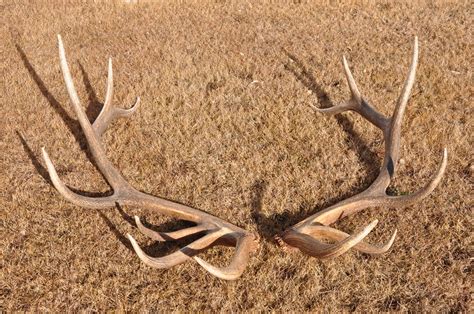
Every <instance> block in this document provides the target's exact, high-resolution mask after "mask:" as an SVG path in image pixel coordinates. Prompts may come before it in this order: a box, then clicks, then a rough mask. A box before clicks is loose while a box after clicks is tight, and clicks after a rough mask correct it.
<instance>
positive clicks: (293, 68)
mask: <svg viewBox="0 0 474 314" xmlns="http://www.w3.org/2000/svg"><path fill="white" fill-rule="evenodd" d="M283 51H284V53H285V54H286V56H287V57H288V58H290V59H291V60H293V62H288V63H287V64H285V69H286V70H287V71H289V72H291V73H292V74H293V75H294V76H295V77H296V78H297V79H298V80H299V81H300V82H301V83H302V84H303V85H304V86H305V87H306V88H308V89H309V90H311V92H313V94H314V95H316V97H317V98H318V102H319V103H320V104H321V108H330V107H333V106H335V104H334V103H333V101H332V100H331V99H330V98H329V96H328V94H327V92H326V91H325V90H324V89H323V87H322V86H321V85H320V84H318V82H317V79H316V78H315V77H314V75H313V74H311V73H310V71H308V69H307V68H306V67H305V65H304V64H303V62H302V61H301V60H300V59H298V57H296V56H295V55H294V54H291V53H290V52H288V51H286V50H285V49H283ZM334 117H335V118H336V121H337V124H339V126H340V127H341V128H342V130H343V131H344V132H345V133H346V134H347V135H348V136H347V138H346V144H347V145H348V146H349V148H350V149H351V150H353V151H354V152H355V153H356V154H357V157H358V159H359V161H360V162H361V163H362V164H363V165H364V166H365V168H366V170H367V172H368V173H369V176H374V174H375V171H374V167H373V166H374V165H376V164H377V163H378V162H379V161H378V158H377V155H376V154H375V153H374V152H372V151H371V150H370V147H368V146H367V144H366V143H365V142H364V140H363V139H362V137H361V136H360V135H359V134H358V133H357V132H356V131H355V130H354V125H353V123H352V122H351V121H350V120H349V119H348V118H346V117H344V116H343V115H342V114H336V115H334ZM370 179H372V178H370ZM373 179H375V176H374V178H373Z"/></svg>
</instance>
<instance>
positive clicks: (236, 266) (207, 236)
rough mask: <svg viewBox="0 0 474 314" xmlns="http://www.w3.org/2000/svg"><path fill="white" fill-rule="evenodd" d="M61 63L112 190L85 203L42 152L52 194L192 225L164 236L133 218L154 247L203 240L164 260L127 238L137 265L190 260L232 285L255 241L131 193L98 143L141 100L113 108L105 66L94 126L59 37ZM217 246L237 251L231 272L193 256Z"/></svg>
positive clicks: (206, 217) (210, 219) (195, 213)
mask: <svg viewBox="0 0 474 314" xmlns="http://www.w3.org/2000/svg"><path fill="white" fill-rule="evenodd" d="M58 46H59V59H60V62H61V70H62V72H63V76H64V81H65V83H66V87H67V91H68V93H69V97H70V99H71V102H72V104H73V106H74V111H75V112H76V115H77V117H78V120H79V123H80V125H81V128H82V130H83V132H84V134H85V136H86V139H87V143H88V144H89V148H90V150H91V153H92V156H93V158H94V160H95V162H96V164H97V167H98V168H99V170H100V171H101V172H102V174H103V175H104V177H105V179H106V180H107V182H108V183H109V184H110V186H111V187H112V189H113V194H112V195H110V196H106V197H97V198H95V197H86V196H82V195H79V194H77V193H74V192H72V191H71V190H70V189H69V188H68V187H67V186H66V185H65V184H64V183H63V182H62V181H61V179H60V178H59V177H58V174H57V172H56V170H55V168H54V166H53V164H52V162H51V159H50V158H49V156H48V154H47V153H46V150H45V149H44V148H43V158H44V160H45V162H46V165H47V167H48V172H49V175H50V177H51V180H52V182H53V184H54V186H55V187H56V189H57V190H58V191H59V192H60V193H61V194H62V195H63V196H64V197H65V198H66V199H67V200H69V201H70V202H72V203H74V204H76V205H78V206H81V207H86V208H106V207H113V206H115V205H116V204H121V205H129V206H137V207H143V208H147V209H153V210H156V211H157V212H159V213H161V214H165V215H170V216H173V217H176V218H180V219H183V220H188V221H192V222H194V223H196V226H194V227H190V228H187V229H183V230H179V231H175V232H169V233H162V232H155V231H153V230H150V229H148V228H146V227H145V226H143V224H142V223H141V222H140V219H139V218H138V217H137V216H135V221H136V223H137V226H138V229H139V230H140V231H141V232H142V233H143V234H145V235H147V236H149V237H151V238H153V239H154V240H157V241H169V240H176V239H180V238H183V237H186V236H189V235H192V234H197V233H203V234H204V235H203V236H202V237H201V238H199V239H198V240H196V241H194V242H192V243H191V244H189V245H187V246H185V247H184V248H182V249H180V250H179V251H177V252H175V253H172V254H170V255H168V256H164V257H159V258H156V257H151V256H148V255H147V254H145V253H144V252H143V251H142V249H141V248H140V246H139V245H138V244H137V242H136V241H135V239H134V238H133V237H132V236H131V235H127V236H128V238H129V239H130V242H131V243H132V246H133V248H134V249H135V252H136V253H137V254H138V256H139V257H140V259H141V260H142V261H143V262H145V263H146V264H147V265H149V266H151V267H156V268H169V267H172V266H174V265H178V264H181V263H183V262H185V261H187V260H188V259H190V257H193V258H194V260H196V261H197V262H198V263H199V264H200V265H201V266H202V267H204V268H205V269H206V270H207V271H209V272H210V273H211V274H213V275H214V276H217V277H219V278H221V279H226V280H233V279H236V278H238V277H239V276H240V275H241V274H242V273H243V271H244V269H245V267H246V265H247V262H248V259H249V254H250V253H251V252H253V251H254V250H255V249H256V247H257V236H256V235H254V234H253V233H250V232H248V231H246V230H243V229H241V228H239V227H237V226H234V225H232V224H230V223H228V222H226V221H224V220H221V219H219V218H217V217H214V216H212V215H210V214H207V213H204V212H202V211H199V210H197V209H194V208H191V207H188V206H185V205H182V204H178V203H174V202H171V201H168V200H165V199H161V198H158V197H155V196H152V195H148V194H145V193H143V192H140V191H138V190H136V189H134V188H133V187H132V186H130V185H129V184H128V182H127V181H126V180H125V179H124V178H123V177H122V175H121V174H120V173H119V171H118V170H117V169H116V168H115V167H114V166H113V165H112V164H111V163H110V161H109V160H108V159H107V157H106V154H105V150H104V148H103V146H102V143H101V135H102V133H103V132H104V131H105V129H106V128H107V126H108V125H109V124H110V122H111V121H112V120H114V119H116V118H119V117H126V116H128V115H130V114H131V113H133V112H134V111H135V110H136V109H137V106H138V104H139V98H137V101H136V103H135V105H134V106H133V107H132V108H131V109H128V110H125V109H120V108H114V107H112V98H113V75H112V61H111V60H109V66H108V79H107V93H106V98H105V103H104V106H103V108H102V111H101V113H100V114H99V116H98V117H97V119H96V120H95V122H94V123H93V125H91V124H90V122H89V120H88V118H87V116H86V114H85V112H84V109H83V108H82V105H81V103H80V101H79V97H78V95H77V92H76V89H75V87H74V83H73V81H72V77H71V73H70V71H69V67H68V64H67V61H66V55H65V52H64V47H63V43H62V40H61V36H59V35H58ZM217 240H223V241H225V242H226V243H231V244H232V245H235V246H236V252H235V255H234V257H233V259H232V261H231V263H230V265H229V266H227V267H225V268H217V267H214V266H212V265H210V264H208V263H207V262H205V261H204V260H202V259H200V258H199V257H197V256H195V255H196V254H198V253H199V252H201V251H202V250H204V249H206V248H209V247H210V246H211V245H213V244H215V243H216V241H217Z"/></svg>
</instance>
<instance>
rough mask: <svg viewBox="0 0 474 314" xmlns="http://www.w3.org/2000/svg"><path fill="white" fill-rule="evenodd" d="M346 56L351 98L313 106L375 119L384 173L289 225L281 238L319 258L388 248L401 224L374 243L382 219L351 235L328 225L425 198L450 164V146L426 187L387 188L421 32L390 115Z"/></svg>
mask: <svg viewBox="0 0 474 314" xmlns="http://www.w3.org/2000/svg"><path fill="white" fill-rule="evenodd" d="M342 61H343V65H344V70H345V74H346V78H347V82H348V84H349V88H350V90H351V94H352V95H351V98H350V99H349V100H348V101H346V102H344V103H342V104H340V105H337V106H334V107H331V108H327V109H319V108H316V107H314V109H315V110H316V111H318V112H322V113H326V114H337V113H341V112H343V111H346V110H352V111H355V112H357V113H359V114H360V115H361V116H362V117H364V118H365V119H367V120H368V121H369V122H370V123H372V124H373V125H375V126H376V127H377V128H379V129H381V130H382V132H383V137H384V141H385V156H384V160H383V165H382V168H381V170H380V174H379V176H378V177H377V179H376V180H375V181H374V182H373V183H372V184H371V185H370V186H369V187H368V188H367V189H366V190H365V191H363V192H361V193H359V194H357V195H355V196H352V197H350V198H348V199H345V200H343V201H341V202H339V203H337V204H335V205H333V206H331V207H329V208H326V209H324V210H323V211H321V212H319V213H316V214H315V215H312V216H310V217H308V218H307V219H305V220H303V221H301V222H299V223H298V224H296V225H294V226H292V227H290V228H289V229H287V230H285V231H284V232H283V234H282V235H281V236H280V237H279V238H277V239H278V240H279V242H280V243H282V244H283V242H282V241H284V242H285V244H286V245H288V246H289V247H293V248H298V249H300V250H301V251H303V252H304V253H306V254H309V255H311V256H314V257H318V258H329V257H336V256H339V255H341V254H343V253H345V252H346V251H347V250H349V249H350V248H352V247H354V248H355V249H357V250H359V251H361V252H364V253H369V254H381V253H384V252H386V251H388V250H389V249H390V247H391V245H392V244H393V241H394V240H395V236H396V233H397V231H396V230H395V231H394V233H393V235H392V236H391V238H390V240H389V241H388V242H387V243H386V244H385V245H383V246H375V245H372V244H368V243H365V242H363V241H362V240H363V239H364V238H365V237H366V236H367V235H368V234H369V233H370V232H371V231H372V229H373V228H375V226H376V225H377V222H378V221H377V220H374V221H373V222H371V223H370V224H369V225H367V226H366V227H364V228H363V229H362V230H360V231H359V232H357V233H355V234H353V235H348V234H347V233H345V232H342V231H339V230H337V229H334V228H331V227H329V225H330V224H332V223H334V222H336V221H337V220H339V219H341V218H343V217H346V216H349V215H352V214H355V213H356V212H358V211H360V210H362V209H364V208H367V207H374V206H389V207H402V206H408V205H410V204H413V203H415V202H417V201H419V200H421V199H423V198H424V197H426V196H427V195H428V194H430V193H431V192H432V191H433V190H434V189H435V187H436V186H437V185H438V183H439V182H440V180H441V177H442V176H443V174H444V171H445V169H446V164H447V149H446V148H445V149H444V152H443V160H442V162H441V165H440V166H439V169H438V171H437V173H436V175H435V176H434V178H433V179H432V180H431V182H429V183H428V184H427V185H426V186H425V187H423V188H422V189H420V190H419V191H417V192H416V193H414V194H411V195H405V196H389V195H387V192H386V190H387V187H388V185H389V184H390V180H391V179H392V176H393V175H394V173H395V168H396V165H397V162H398V155H399V150H400V128H401V124H402V118H403V113H404V112H405V107H406V105H407V102H408V98H409V94H410V91H411V88H412V86H413V83H414V81H415V72H416V66H417V62H418V39H417V38H416V37H415V44H414V49H413V59H412V63H411V66H410V71H409V73H408V77H407V79H406V82H405V85H404V86H403V89H402V93H401V95H400V97H399V98H398V101H397V105H396V106H395V112H394V113H393V115H392V117H391V118H387V117H385V116H383V115H382V114H381V113H379V112H378V111H377V110H376V109H375V108H374V107H372V106H371V105H370V104H369V103H367V102H366V101H365V100H364V99H363V98H362V96H361V94H360V92H359V90H358V88H357V85H356V83H355V80H354V78H353V77H352V73H351V71H350V70H349V66H348V65H347V61H346V58H344V57H343V59H342ZM318 238H324V239H329V240H333V241H338V242H336V243H333V244H328V243H323V242H321V241H319V240H318Z"/></svg>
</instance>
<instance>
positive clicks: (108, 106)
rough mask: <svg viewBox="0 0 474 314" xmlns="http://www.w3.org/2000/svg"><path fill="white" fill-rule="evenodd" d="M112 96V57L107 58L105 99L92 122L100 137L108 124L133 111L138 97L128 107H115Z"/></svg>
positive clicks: (135, 108)
mask: <svg viewBox="0 0 474 314" xmlns="http://www.w3.org/2000/svg"><path fill="white" fill-rule="evenodd" d="M113 96H114V76H113V69H112V58H109V65H108V74H107V92H106V94H105V101H104V106H103V107H102V110H101V111H100V113H99V115H98V116H97V119H96V120H95V121H94V123H93V124H92V127H93V128H94V131H95V132H96V134H97V136H99V137H101V136H102V134H103V133H104V132H105V130H106V129H107V127H108V125H109V124H110V123H111V122H112V121H113V120H114V119H116V118H121V117H128V116H129V115H131V114H132V113H134V112H135V111H136V110H137V108H138V106H139V104H140V97H137V99H136V101H135V104H134V105H133V106H132V107H131V108H129V109H122V108H115V107H113V106H112V100H113Z"/></svg>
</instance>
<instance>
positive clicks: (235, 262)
mask: <svg viewBox="0 0 474 314" xmlns="http://www.w3.org/2000/svg"><path fill="white" fill-rule="evenodd" d="M254 248H255V238H253V237H252V236H239V237H238V238H237V244H236V248H235V250H236V251H235V254H234V257H233V258H232V261H231V263H230V264H229V266H227V267H223V268H219V267H216V266H213V265H211V264H209V263H208V262H206V261H205V260H203V259H201V258H199V257H197V256H194V257H193V258H194V259H195V260H196V262H198V263H199V265H201V266H202V267H203V268H204V269H206V270H207V271H208V272H209V273H211V274H212V275H214V276H216V277H218V278H220V279H224V280H234V279H237V278H238V277H240V275H242V273H243V272H244V270H245V267H246V266H247V263H248V259H249V255H250V253H251V252H252V251H253V249H254Z"/></svg>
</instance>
